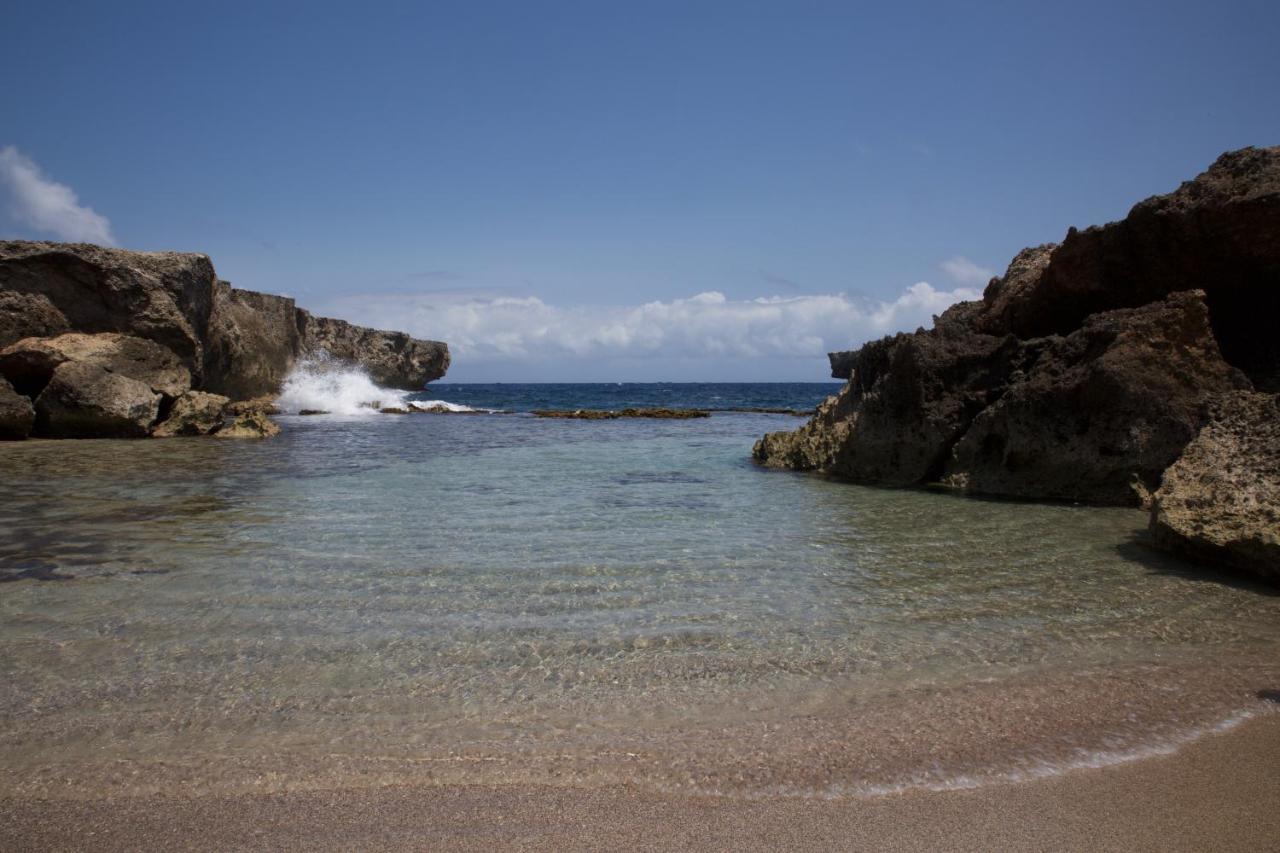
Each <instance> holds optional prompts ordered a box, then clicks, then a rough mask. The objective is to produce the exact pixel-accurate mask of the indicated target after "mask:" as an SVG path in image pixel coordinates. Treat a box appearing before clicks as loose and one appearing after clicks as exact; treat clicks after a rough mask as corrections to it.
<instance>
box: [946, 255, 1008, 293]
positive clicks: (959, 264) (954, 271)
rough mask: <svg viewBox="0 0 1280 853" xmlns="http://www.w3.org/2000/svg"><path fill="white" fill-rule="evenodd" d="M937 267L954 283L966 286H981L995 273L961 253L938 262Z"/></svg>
mask: <svg viewBox="0 0 1280 853" xmlns="http://www.w3.org/2000/svg"><path fill="white" fill-rule="evenodd" d="M938 267H939V268H940V269H941V270H942V271H943V272H944V273H946V274H947V277H948V278H950V279H951V280H952V281H954V282H955V283H956V284H959V285H964V286H968V287H982V286H983V285H985V284H986V283H987V282H989V281H991V277H992V276H994V275H995V273H994V272H992V271H991V270H989V269H987V268H986V267H980V266H978V265H977V264H975V263H974V262H973V261H971V260H969V259H968V258H966V257H964V256H963V255H956V256H955V257H954V258H949V259H948V260H945V261H943V262H942V263H940V264H938Z"/></svg>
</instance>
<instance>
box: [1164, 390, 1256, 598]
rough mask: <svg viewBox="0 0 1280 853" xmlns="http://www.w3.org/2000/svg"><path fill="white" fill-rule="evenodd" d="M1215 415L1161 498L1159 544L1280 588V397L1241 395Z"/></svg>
mask: <svg viewBox="0 0 1280 853" xmlns="http://www.w3.org/2000/svg"><path fill="white" fill-rule="evenodd" d="M1213 408H1214V411H1213V415H1212V417H1211V418H1210V419H1209V421H1208V423H1207V424H1206V425H1205V426H1204V428H1203V429H1201V430H1200V433H1199V434H1198V435H1197V436H1196V438H1195V439H1194V440H1193V441H1192V442H1191V443H1190V444H1188V445H1187V447H1186V449H1185V450H1184V451H1183V453H1182V455H1181V456H1180V457H1179V458H1178V460H1177V461H1176V462H1175V463H1174V464H1173V465H1172V466H1171V467H1170V468H1169V469H1168V470H1167V471H1166V472H1165V474H1164V481H1163V482H1162V483H1161V485H1160V488H1159V490H1158V491H1157V492H1156V493H1155V500H1154V502H1153V506H1152V510H1151V533H1152V538H1153V539H1154V541H1155V542H1156V544H1157V545H1159V546H1160V547H1162V548H1165V549H1166V550H1169V551H1172V552H1174V553H1177V554H1181V555H1183V556H1186V557H1190V558H1192V559H1194V560H1199V561H1205V562H1212V563H1217V564H1219V565H1225V566H1229V567H1231V568H1234V569H1237V570H1239V571H1242V572H1248V573H1251V574H1253V575H1256V576H1258V577H1261V578H1263V579H1265V580H1268V581H1270V582H1272V583H1277V582H1280V396H1277V395H1275V394H1257V393H1249V392H1237V393H1235V394H1229V395H1226V396H1224V397H1223V398H1222V399H1221V400H1219V401H1218V402H1217V403H1216V404H1215V406H1214V407H1213Z"/></svg>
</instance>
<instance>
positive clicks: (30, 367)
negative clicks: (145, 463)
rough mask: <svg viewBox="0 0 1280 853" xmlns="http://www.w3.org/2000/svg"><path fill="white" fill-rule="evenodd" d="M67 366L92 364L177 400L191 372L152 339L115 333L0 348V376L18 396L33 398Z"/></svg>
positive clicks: (30, 341)
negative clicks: (20, 394)
mask: <svg viewBox="0 0 1280 853" xmlns="http://www.w3.org/2000/svg"><path fill="white" fill-rule="evenodd" d="M66 362H81V363H84V364H93V365H96V366H98V367H101V368H102V369H104V370H106V371H108V372H109V373H114V374H117V375H119V376H126V377H128V378H130V379H136V380H138V381H139V382H145V383H146V384H147V386H148V387H150V388H151V390H152V391H154V392H155V393H157V394H163V395H164V396H165V397H168V398H174V397H178V396H179V395H181V394H183V393H185V392H186V391H187V389H188V388H190V387H191V374H190V373H189V372H188V371H187V368H186V367H184V366H183V365H182V362H181V361H180V360H179V359H178V357H177V356H176V355H175V354H174V353H173V352H172V351H170V350H167V349H165V348H164V347H162V346H160V345H159V344H157V343H155V342H154V341H149V340H146V339H144V338H136V337H133V336H132V335H123V334H119V333H115V332H105V333H101V334H95V335H88V334H81V333H76V332H73V333H70V334H65V335H59V336H58V337H54V338H24V339H23V340H20V341H18V342H17V343H15V344H12V345H10V346H8V347H5V348H4V349H3V350H0V375H3V376H4V377H5V378H6V379H8V380H9V381H10V382H11V383H13V386H14V387H15V388H17V389H18V390H19V391H20V392H21V393H23V394H27V395H28V396H32V397H34V396H36V395H38V394H39V393H40V392H41V391H42V390H43V389H44V386H45V385H46V384H48V382H49V380H50V379H51V378H52V376H53V373H54V371H55V370H57V368H58V367H59V366H60V365H62V364H64V363H66Z"/></svg>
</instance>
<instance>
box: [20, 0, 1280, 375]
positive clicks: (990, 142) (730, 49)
mask: <svg viewBox="0 0 1280 853" xmlns="http://www.w3.org/2000/svg"><path fill="white" fill-rule="evenodd" d="M1030 5H1032V4H1023V3H1008V4H1004V3H1001V4H994V3H993V4H974V3H967V4H952V3H921V4H906V3H900V4H892V7H891V8H890V4H875V5H870V4H855V3H839V4H813V3H796V2H790V3H782V2H779V3H749V2H732V3H698V2H682V3H671V4H667V3H621V2H618V3H609V2H591V3H532V2H528V3H483V2H467V3H456V4H454V3H431V4H424V3H406V4H383V3H376V2H366V3H362V4H358V5H345V4H325V3H309V4H283V3H274V4H265V3H264V4H247V3H234V2H233V3H218V4H200V5H199V6H197V5H196V4H181V3H163V4H161V3H156V4H136V3H132V4H131V3H111V4H105V3H104V4H61V3H56V2H47V3H43V4H39V5H37V4H24V8H21V9H18V8H12V9H10V10H9V11H8V13H7V14H6V20H5V27H4V32H3V34H0V47H2V49H0V79H3V80H5V81H6V86H5V90H6V101H7V105H6V109H5V110H4V112H3V116H4V118H3V120H0V149H3V151H4V152H5V153H4V154H3V156H0V167H3V174H0V177H4V178H5V180H2V181H0V193H3V194H5V195H6V197H5V198H0V233H3V234H5V235H7V236H23V237H55V238H56V237H63V238H71V237H82V238H83V237H88V238H91V239H103V240H108V239H109V240H112V241H114V242H115V243H117V244H119V245H123V246H127V247H130V248H137V249H178V250H188V251H201V252H206V253H208V254H209V255H211V256H212V257H213V259H214V262H215V264H216V265H217V268H218V270H219V273H220V274H221V275H222V276H223V277H224V278H227V279H229V280H231V281H232V282H233V283H234V284H236V285H237V286H241V287H247V288H252V289H257V290H266V291H271V292H277V293H288V294H290V295H292V296H294V297H296V298H297V299H298V300H299V302H300V304H302V305H304V306H305V307H309V308H313V309H316V310H319V311H321V312H328V313H333V314H336V315H338V316H343V317H346V318H348V319H351V320H355V321H361V322H368V323H373V324H377V325H382V326H388V327H393V328H405V329H406V330H408V331H411V332H413V333H415V334H418V335H421V336H426V337H439V338H443V339H445V340H448V341H450V343H451V344H452V345H453V346H454V350H455V367H454V369H453V371H452V372H451V374H450V378H451V379H454V380H459V381H462V380H469V379H477V380H484V379H508V380H536V379H546V380H556V379H602V380H610V379H632V380H634V379H653V380H681V379H690V380H716V379H760V380H783V379H815V380H817V379H822V378H825V376H826V366H825V358H823V357H822V353H823V352H825V351H826V350H827V349H837V348H838V349H843V348H848V347H850V346H853V345H856V344H857V343H860V342H861V341H862V340H865V339H867V338H869V337H876V336H879V335H880V334H885V333H887V332H891V331H896V330H897V329H899V328H914V327H915V326H916V325H918V324H920V323H925V324H927V323H928V321H929V316H930V315H931V313H934V312H936V310H940V309H941V307H945V305H946V304H949V302H950V301H954V300H955V299H957V298H963V297H965V296H969V295H972V293H974V292H976V291H980V290H981V287H982V285H983V283H984V281H985V277H986V275H987V274H988V273H989V272H991V271H996V272H999V271H1001V270H1003V267H1004V265H1005V264H1006V263H1007V261H1008V260H1009V258H1010V257H1011V256H1012V255H1013V254H1014V253H1015V252H1016V251H1017V250H1018V249H1020V248H1022V247H1023V246H1026V245H1031V244H1036V243H1041V242H1046V241H1050V240H1057V239H1060V238H1061V236H1062V234H1063V233H1064V232H1065V230H1066V228H1067V227H1068V226H1069V225H1079V226H1083V225H1088V224H1092V223H1097V222H1103V221H1107V220H1111V219H1116V218H1119V217H1121V216H1123V215H1124V213H1125V212H1126V211H1127V210H1128V208H1129V207H1130V206H1131V205H1132V204H1133V203H1134V202H1136V201H1138V200H1139V199H1141V198H1143V197H1146V196H1148V195H1151V194H1154V193H1157V192H1164V191H1168V190H1170V189H1172V188H1173V187H1175V186H1176V185H1177V183H1178V182H1179V181H1180V180H1183V179H1185V178H1189V177H1192V176H1193V175H1195V174H1196V173H1197V172H1199V171H1200V170H1202V169H1203V168H1204V167H1206V166H1207V165H1208V164H1209V163H1210V162H1211V161H1212V160H1213V159H1214V157H1216V156H1217V155H1218V154H1219V153H1221V152H1222V151H1224V150H1227V149H1231V148H1237V147H1241V146H1244V145H1250V144H1253V145H1269V144H1277V143H1280V50H1278V49H1277V48H1276V45H1277V44H1280V4H1275V3H1229V2H1228V3H1177V2H1165V3H1131V4H1117V3H1096V4H1095V3H1087V2H1078V3H1073V4H1067V5H1064V4H1034V5H1035V6H1036V7H1037V8H1036V9H1034V10H1033V9H1030V8H1028V6H1030ZM922 283H923V286H922Z"/></svg>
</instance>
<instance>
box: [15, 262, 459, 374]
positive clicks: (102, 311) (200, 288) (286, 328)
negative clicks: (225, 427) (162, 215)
mask: <svg viewBox="0 0 1280 853" xmlns="http://www.w3.org/2000/svg"><path fill="white" fill-rule="evenodd" d="M67 332H83V333H99V332H119V333H123V334H127V335H131V336H134V337H138V338H144V339H146V340H149V341H153V342H155V343H157V344H160V345H161V346H163V347H165V348H166V349H168V350H170V351H172V352H173V353H174V354H175V355H176V356H177V357H178V359H179V361H180V362H181V364H182V365H183V366H184V367H185V368H186V369H187V370H188V371H189V372H190V375H191V384H192V387H194V388H196V389H198V390H202V391H213V392H217V393H221V394H226V395H228V396H231V397H235V398H244V397H254V396H258V395H262V394H274V393H277V392H278V391H279V388H280V382H281V381H282V380H283V378H284V376H285V375H286V374H287V373H288V372H289V369H290V368H291V367H292V366H293V364H294V362H295V361H296V360H297V359H298V358H299V357H301V356H302V355H304V354H306V353H308V352H313V351H316V350H318V349H328V348H331V349H330V351H331V354H332V355H334V356H335V357H338V358H341V359H345V360H348V361H353V362H355V363H357V364H360V365H363V366H365V367H366V368H367V369H368V370H369V371H370V374H371V375H372V376H373V377H374V379H375V380H377V381H379V382H381V383H383V384H387V385H393V386H395V387H398V388H406V389H413V390H417V389H419V388H421V387H422V386H423V385H425V384H426V383H427V382H429V381H431V380H433V379H438V378H439V377H441V376H443V375H444V371H445V370H446V369H447V367H448V364H449V355H448V347H447V346H446V345H444V344H442V343H439V342H435V341H421V340H417V339H414V338H410V337H409V336H407V335H404V334H400V333H397V332H382V331H378V330H375V329H364V328H361V327H358V326H351V325H350V324H347V323H343V322H342V321H336V320H326V319H324V318H317V317H313V316H312V315H311V314H309V313H308V312H306V311H303V310H302V309H299V308H298V307H297V306H296V305H295V304H294V301H293V300H292V299H289V298H287V297H282V296H272V295H270V294H262V293H253V292H251V291H244V290H237V289H235V288H233V287H231V285H229V284H227V282H225V281H221V280H219V279H218V277H217V275H216V274H215V272H214V269H213V264H212V262H211V261H210V260H209V258H208V256H206V255H199V254H189V253H180V252H132V251H126V250H123V249H108V248H103V247H100V246H92V245H88V244H83V243H47V242H29V241H0V347H5V346H8V345H10V344H13V343H15V342H17V341H19V340H21V339H23V338H30V337H55V336H58V335H61V334H65V333H67Z"/></svg>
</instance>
